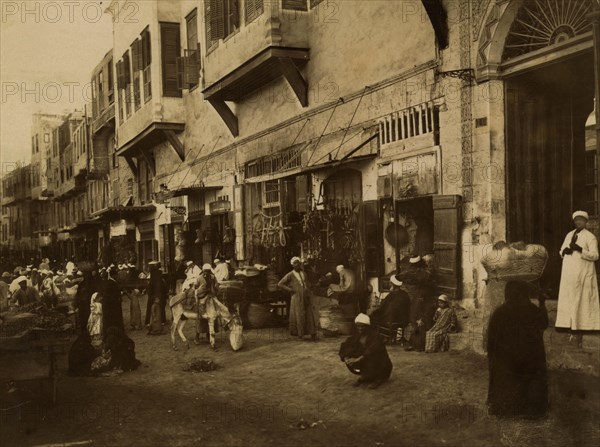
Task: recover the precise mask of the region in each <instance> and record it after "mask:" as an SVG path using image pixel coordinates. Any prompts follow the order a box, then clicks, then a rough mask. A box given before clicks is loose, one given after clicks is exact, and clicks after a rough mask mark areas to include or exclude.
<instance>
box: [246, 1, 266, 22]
mask: <svg viewBox="0 0 600 447" xmlns="http://www.w3.org/2000/svg"><path fill="white" fill-rule="evenodd" d="M263 10H264V7H263V0H246V11H245V16H246V23H248V22H251V21H252V20H254V19H255V18H256V17H258V16H259V15H261V14H262V13H263Z"/></svg>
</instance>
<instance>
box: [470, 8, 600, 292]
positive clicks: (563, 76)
mask: <svg viewBox="0 0 600 447" xmlns="http://www.w3.org/2000/svg"><path fill="white" fill-rule="evenodd" d="M591 11H592V3H591V2H588V1H587V0H586V1H583V0H492V2H490V3H489V6H488V10H487V14H486V15H485V19H484V20H483V22H482V26H481V30H480V36H479V41H478V51H477V61H476V76H477V80H478V81H479V82H485V81H488V82H490V83H496V84H497V86H496V88H499V89H500V90H501V91H502V92H503V93H504V95H503V96H504V97H503V101H501V102H500V101H499V102H497V103H494V104H492V103H491V102H490V105H489V117H490V135H502V138H501V139H500V140H499V144H498V145H497V146H495V147H494V149H499V151H496V152H501V156H497V160H498V161H499V164H501V165H502V166H503V167H504V169H503V170H504V172H505V183H504V185H503V186H504V188H493V189H492V191H491V196H492V203H504V210H503V212H502V213H500V212H499V213H497V214H498V215H500V214H503V216H502V218H503V222H504V226H505V228H504V230H505V236H506V238H508V239H509V240H510V241H517V240H521V239H522V240H525V241H526V242H528V243H540V244H542V245H544V246H545V247H546V248H547V249H548V252H549V254H550V258H549V261H548V266H547V269H546V270H547V272H548V275H546V279H545V280H544V281H545V283H544V285H545V286H547V287H549V288H551V289H555V288H556V286H557V284H556V279H557V278H558V277H559V275H560V258H559V257H558V247H557V245H558V246H560V243H561V242H562V238H564V234H566V231H568V230H569V229H570V224H571V223H570V214H571V212H572V211H573V209H580V208H584V207H585V206H586V200H587V199H584V197H585V194H587V189H588V187H592V188H593V186H592V184H593V182H590V185H588V181H587V180H586V179H584V178H587V171H588V170H589V169H588V168H593V167H592V166H588V163H589V162H588V158H587V154H586V152H585V135H584V129H585V120H586V118H587V116H588V115H589V113H590V112H591V110H592V106H593V97H594V88H593V86H594V81H593V77H594V67H593V57H592V51H591V50H592V48H593V37H592V33H591V24H590V23H589V22H588V21H587V20H588V19H587V15H588V13H589V12H591ZM573 78H577V79H578V82H577V83H573V82H571V79H573ZM492 218H494V216H492ZM495 236H496V240H498V239H499V236H500V235H499V234H495Z"/></svg>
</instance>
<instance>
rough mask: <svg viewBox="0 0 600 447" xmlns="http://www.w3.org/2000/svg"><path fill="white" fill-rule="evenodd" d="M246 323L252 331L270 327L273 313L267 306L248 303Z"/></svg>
mask: <svg viewBox="0 0 600 447" xmlns="http://www.w3.org/2000/svg"><path fill="white" fill-rule="evenodd" d="M247 316H248V323H250V327H252V328H254V329H260V328H265V327H270V326H272V325H273V313H272V312H271V306H269V305H268V304H257V303H250V305H249V306H248V313H247Z"/></svg>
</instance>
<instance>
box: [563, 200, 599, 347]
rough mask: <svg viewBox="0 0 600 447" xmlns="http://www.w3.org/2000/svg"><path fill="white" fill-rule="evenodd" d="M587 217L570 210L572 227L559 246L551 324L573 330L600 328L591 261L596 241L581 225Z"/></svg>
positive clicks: (579, 341)
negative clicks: (560, 262)
mask: <svg viewBox="0 0 600 447" xmlns="http://www.w3.org/2000/svg"><path fill="white" fill-rule="evenodd" d="M588 219H589V216H588V213H586V212H585V211H575V212H574V213H573V223H574V224H575V229H574V230H573V231H570V232H569V233H568V234H567V236H566V237H565V241H564V242H563V244H562V246H561V248H560V255H561V257H562V258H563V265H562V273H561V277H560V291H559V294H558V309H557V315H556V323H555V327H557V328H567V329H570V330H571V331H573V332H575V334H576V338H577V344H578V346H579V347H581V345H582V339H583V335H582V333H581V332H579V331H590V330H600V301H599V298H598V280H597V277H596V267H595V265H594V262H595V261H597V260H598V241H597V240H596V237H595V236H594V235H593V234H592V233H591V232H590V231H588V230H587V229H586V228H585V226H586V223H587V221H588Z"/></svg>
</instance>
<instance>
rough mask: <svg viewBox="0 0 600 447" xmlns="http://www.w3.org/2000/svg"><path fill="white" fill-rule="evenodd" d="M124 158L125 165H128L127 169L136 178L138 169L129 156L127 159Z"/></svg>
mask: <svg viewBox="0 0 600 447" xmlns="http://www.w3.org/2000/svg"><path fill="white" fill-rule="evenodd" d="M124 158H125V161H126V162H127V164H128V165H129V169H131V172H132V173H133V175H134V176H135V177H136V178H137V176H138V168H137V165H136V164H135V162H134V161H133V157H131V156H129V157H124Z"/></svg>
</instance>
